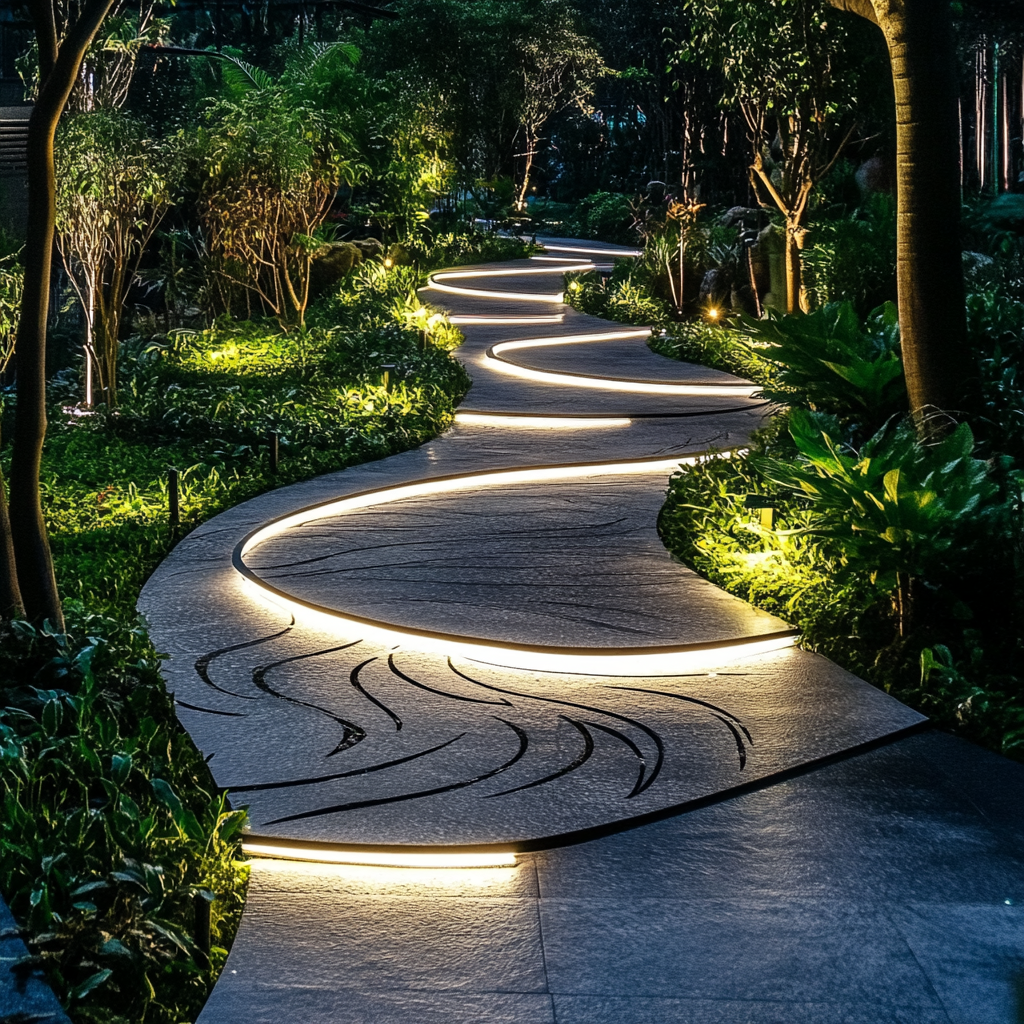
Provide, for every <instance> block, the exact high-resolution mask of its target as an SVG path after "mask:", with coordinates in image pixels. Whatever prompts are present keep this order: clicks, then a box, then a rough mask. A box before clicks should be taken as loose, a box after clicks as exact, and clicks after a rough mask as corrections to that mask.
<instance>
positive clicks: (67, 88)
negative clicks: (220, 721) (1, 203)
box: [0, 0, 114, 629]
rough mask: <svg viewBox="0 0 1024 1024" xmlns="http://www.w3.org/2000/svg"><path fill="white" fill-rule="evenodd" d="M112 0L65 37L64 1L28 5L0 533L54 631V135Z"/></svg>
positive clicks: (81, 8)
mask: <svg viewBox="0 0 1024 1024" xmlns="http://www.w3.org/2000/svg"><path fill="white" fill-rule="evenodd" d="M113 2H114V0H82V2H81V3H79V4H78V5H77V17H76V18H74V19H73V20H69V21H68V22H67V23H66V27H65V32H64V35H63V37H62V38H61V37H59V36H58V34H57V14H58V8H60V9H61V10H63V8H64V5H62V4H60V3H59V0H29V3H28V9H29V12H30V15H31V18H32V24H33V27H34V29H35V36H36V43H37V45H38V48H39V82H40V85H39V94H38V96H37V98H36V103H35V106H34V107H33V109H32V116H31V117H30V119H29V126H28V154H27V156H28V225H27V241H26V244H25V286H24V293H23V297H22V304H21V322H20V324H19V326H18V336H17V341H16V343H15V352H16V355H17V360H18V383H17V414H16V418H15V423H14V445H13V450H12V458H11V500H10V513H9V514H10V522H9V524H5V523H3V522H2V521H0V535H2V534H4V533H5V532H6V531H5V529H4V528H5V526H9V536H10V537H11V538H12V540H13V545H14V560H15V564H16V568H17V586H18V590H19V591H20V597H21V600H22V602H23V604H24V613H25V615H27V616H28V618H30V619H31V620H33V621H37V622H41V621H43V620H44V619H49V620H50V622H51V623H52V624H53V625H54V626H55V627H57V628H58V629H62V628H63V626H64V614H63V611H62V609H61V604H60V595H59V594H58V592H57V580H56V577H55V576H54V572H53V558H52V556H51V554H50V542H49V538H48V537H47V534H46V523H45V521H44V519H43V509H42V504H41V502H40V497H39V467H40V461H41V459H42V454H43V441H44V440H45V438H46V321H47V316H48V314H49V309H50V262H51V258H52V253H53V231H54V216H55V212H54V210H55V196H56V181H55V175H54V167H53V137H54V134H55V133H56V131H57V123H58V121H59V120H60V115H61V113H62V112H63V110H64V107H65V105H66V104H67V101H68V96H69V95H70V94H71V90H72V88H73V87H74V85H75V82H76V81H77V79H78V73H79V71H80V70H81V67H82V60H83V59H84V57H85V54H86V51H87V50H88V49H89V45H90V44H91V43H92V41H93V39H94V38H95V36H96V33H97V32H98V31H99V28H100V26H101V25H102V24H103V19H104V18H105V17H106V15H107V12H108V11H109V10H110V8H111V5H112V4H113ZM0 515H2V510H0ZM0 541H2V542H4V543H5V542H6V538H5V537H2V536H0ZM2 569H3V560H2V559H0V571H2ZM0 592H2V593H10V587H9V585H8V586H0ZM17 610H18V611H20V609H17Z"/></svg>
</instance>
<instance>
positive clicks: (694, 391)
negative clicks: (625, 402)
mask: <svg viewBox="0 0 1024 1024" xmlns="http://www.w3.org/2000/svg"><path fill="white" fill-rule="evenodd" d="M650 333H651V332H650V329H649V328H643V329H641V330H635V331H606V332H604V333H602V334H570V335H565V336H563V337H553V338H526V339H523V340H522V341H502V342H499V343H498V344H497V345H492V346H491V348H489V349H488V350H487V352H486V353H485V354H484V355H483V357H482V359H483V362H484V363H485V365H486V366H487V368H488V369H490V370H495V371H497V372H498V373H505V374H508V375H510V376H512V377H520V378H522V379H523V380H532V381H539V382H541V383H543V384H571V385H572V386H574V387H578V388H595V389H597V390H600V391H628V392H631V393H633V394H648V395H703V396H705V397H724V396H727V397H730V398H736V397H741V398H750V397H751V396H752V395H753V394H754V393H755V392H756V391H758V390H759V388H758V386H757V385H756V384H669V383H664V382H661V383H656V382H654V381H640V380H627V379H619V378H615V377H592V376H588V375H587V374H583V373H561V372H557V371H555V370H535V369H533V368H532V367H529V366H523V365H522V364H520V363H513V362H512V361H511V360H508V359H504V358H502V353H505V352H513V351H516V350H519V349H525V348H545V347H547V346H553V345H581V344H585V343H588V342H597V341H621V340H623V339H625V338H646V337H647V336H648V335H649V334H650Z"/></svg>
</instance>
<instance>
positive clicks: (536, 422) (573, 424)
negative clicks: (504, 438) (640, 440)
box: [455, 412, 633, 430]
mask: <svg viewBox="0 0 1024 1024" xmlns="http://www.w3.org/2000/svg"><path fill="white" fill-rule="evenodd" d="M455 422H456V423H465V424H468V425H472V426H478V427H518V428H520V429H523V430H589V429H592V428H595V427H628V426H629V425H630V424H631V423H632V422H633V421H632V420H630V419H628V418H626V417H623V416H522V415H519V414H514V415H513V414H503V413H495V412H457V413H456V414H455Z"/></svg>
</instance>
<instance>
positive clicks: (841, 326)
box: [739, 302, 907, 432]
mask: <svg viewBox="0 0 1024 1024" xmlns="http://www.w3.org/2000/svg"><path fill="white" fill-rule="evenodd" d="M739 330H740V331H742V332H743V333H744V334H745V335H747V337H749V338H750V339H751V344H752V345H753V346H754V347H755V349H756V352H757V355H758V356H759V357H760V358H761V359H766V360H769V361H770V362H773V363H775V364H777V366H778V367H779V370H778V374H777V378H776V382H774V383H773V384H771V385H769V386H767V387H765V388H764V390H763V392H762V394H763V395H764V397H765V398H767V399H769V400H770V401H772V402H777V403H779V404H787V405H798V406H802V407H805V408H811V409H819V410H821V411H822V412H827V413H831V414H833V415H836V416H839V417H841V418H843V419H844V420H847V421H857V422H859V423H861V424H862V425H863V426H865V427H866V428H867V430H868V431H869V432H872V431H874V430H875V429H877V428H878V427H879V426H881V424H882V423H884V422H885V421H886V420H887V419H888V418H889V417H890V416H892V415H895V414H897V413H900V412H902V411H904V410H905V409H906V401H907V399H906V385H905V384H904V381H903V363H902V362H901V360H900V354H899V331H900V327H899V317H898V315H897V313H896V307H895V306H894V305H892V303H886V304H885V305H884V306H882V307H880V308H879V309H876V310H875V311H874V312H873V313H871V315H870V316H869V317H868V318H867V320H866V321H865V323H864V324H863V326H862V325H861V322H860V320H859V318H858V316H857V314H856V312H855V311H854V308H853V305H852V304H851V303H849V302H837V303H831V304H830V305H827V306H825V307H824V308H822V309H819V310H815V311H814V312H813V313H809V314H799V315H794V316H787V315H785V314H781V313H776V312H775V311H773V310H769V311H768V312H767V314H766V317H765V318H764V319H762V320H754V319H752V318H750V317H744V318H742V319H741V321H740V324H739Z"/></svg>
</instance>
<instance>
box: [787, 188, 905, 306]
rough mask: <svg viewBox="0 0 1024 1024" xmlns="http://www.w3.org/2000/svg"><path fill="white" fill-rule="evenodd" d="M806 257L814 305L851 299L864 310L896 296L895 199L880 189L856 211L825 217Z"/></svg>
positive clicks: (807, 280) (806, 278)
mask: <svg viewBox="0 0 1024 1024" xmlns="http://www.w3.org/2000/svg"><path fill="white" fill-rule="evenodd" d="M810 243H811V244H809V245H808V246H807V247H806V248H805V249H804V251H803V253H802V257H801V263H802V268H803V272H804V286H805V287H806V289H807V295H808V300H809V301H810V303H811V305H812V306H823V305H826V304H828V303H832V302H851V303H853V305H854V307H855V308H856V310H857V311H858V312H860V313H862V314H863V313H867V311H868V310H870V309H873V308H874V307H875V306H878V305H880V304H881V303H883V302H886V301H889V300H892V299H895V297H896V203H895V200H894V199H893V197H892V196H889V195H886V194H884V193H876V194H874V195H873V196H871V198H870V200H869V201H868V202H867V204H866V205H865V206H864V207H862V208H861V209H860V210H858V211H857V212H856V213H855V214H854V215H853V216H852V217H844V218H842V219H839V220H832V221H829V220H825V221H822V222H820V223H818V224H817V225H815V227H814V229H813V230H812V232H811V235H810Z"/></svg>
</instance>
